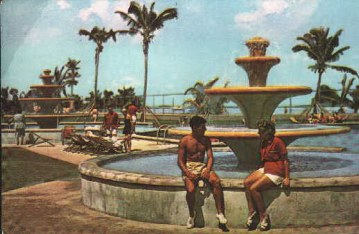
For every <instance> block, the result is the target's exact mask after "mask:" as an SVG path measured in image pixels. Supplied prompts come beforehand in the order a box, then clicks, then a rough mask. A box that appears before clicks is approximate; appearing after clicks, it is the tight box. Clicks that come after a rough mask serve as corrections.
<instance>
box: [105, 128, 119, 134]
mask: <svg viewBox="0 0 359 234" xmlns="http://www.w3.org/2000/svg"><path fill="white" fill-rule="evenodd" d="M106 134H107V135H110V134H112V135H117V130H116V129H112V130H110V129H106Z"/></svg>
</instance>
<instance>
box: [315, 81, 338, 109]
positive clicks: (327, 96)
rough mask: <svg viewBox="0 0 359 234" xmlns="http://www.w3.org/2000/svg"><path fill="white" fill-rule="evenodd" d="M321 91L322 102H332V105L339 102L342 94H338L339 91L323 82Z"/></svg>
mask: <svg viewBox="0 0 359 234" xmlns="http://www.w3.org/2000/svg"><path fill="white" fill-rule="evenodd" d="M320 93H321V95H320V100H319V101H320V103H330V104H331V106H335V105H336V104H338V103H339V100H340V96H339V95H338V94H337V91H336V90H335V89H332V88H331V87H329V86H328V85H325V84H322V85H321V86H320Z"/></svg>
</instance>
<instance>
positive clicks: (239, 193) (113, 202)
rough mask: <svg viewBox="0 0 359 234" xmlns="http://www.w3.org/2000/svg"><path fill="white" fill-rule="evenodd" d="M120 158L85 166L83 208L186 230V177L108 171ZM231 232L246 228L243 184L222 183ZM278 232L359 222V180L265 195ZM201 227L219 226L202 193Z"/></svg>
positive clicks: (294, 185) (306, 182)
mask: <svg viewBox="0 0 359 234" xmlns="http://www.w3.org/2000/svg"><path fill="white" fill-rule="evenodd" d="M116 160H118V157H113V156H112V157H105V158H102V159H98V158H96V159H91V160H89V161H86V162H83V163H81V164H80V166H79V170H80V173H81V176H82V179H81V184H82V199H83V203H84V204H85V205H86V206H88V207H90V208H92V209H95V210H98V211H101V212H105V213H108V214H111V215H115V216H120V217H123V218H127V219H133V220H139V221H144V222H152V223H167V224H177V225H184V224H185V223H186V221H187V217H188V209H187V204H186V200H185V195H186V193H185V190H184V185H183V181H182V179H181V178H180V177H170V176H153V175H152V176H151V175H144V174H136V173H126V172H121V171H114V170H107V169H104V168H102V167H101V165H103V164H104V163H107V162H112V161H116ZM222 186H223V188H224V196H225V197H224V198H225V205H226V216H227V218H228V227H242V228H243V227H245V222H246V218H247V213H248V209H247V203H246V198H245V194H244V187H243V180H241V179H225V178H222ZM264 198H265V203H266V205H267V207H268V211H269V214H270V216H271V221H272V227H274V228H275V227H286V226H289V225H290V226H306V225H308V226H320V225H329V224H349V223H355V222H358V220H359V211H358V209H357V208H358V207H359V177H358V176H354V177H335V178H306V179H293V180H292V181H291V188H290V189H288V190H282V189H280V188H275V189H271V190H269V191H266V192H264ZM196 201H197V202H196V211H197V212H196V214H197V217H196V224H197V226H211V227H217V225H218V221H217V219H216V218H215V214H216V209H215V204H214V200H213V197H212V196H210V197H208V198H206V197H205V196H204V195H202V194H201V193H200V192H199V191H197V194H196Z"/></svg>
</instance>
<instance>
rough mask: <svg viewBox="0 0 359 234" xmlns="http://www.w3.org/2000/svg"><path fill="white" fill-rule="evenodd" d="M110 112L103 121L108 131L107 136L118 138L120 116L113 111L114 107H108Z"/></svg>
mask: <svg viewBox="0 0 359 234" xmlns="http://www.w3.org/2000/svg"><path fill="white" fill-rule="evenodd" d="M107 108H108V112H107V114H106V115H105V117H104V120H103V128H104V129H105V130H106V135H107V136H108V137H114V136H117V128H118V114H117V113H116V112H115V111H113V107H112V106H108V107H107Z"/></svg>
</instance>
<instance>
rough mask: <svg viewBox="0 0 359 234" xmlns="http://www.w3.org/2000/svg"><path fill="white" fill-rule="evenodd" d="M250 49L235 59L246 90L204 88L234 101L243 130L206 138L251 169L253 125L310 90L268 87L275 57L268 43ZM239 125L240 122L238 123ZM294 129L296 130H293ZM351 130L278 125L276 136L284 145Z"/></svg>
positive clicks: (213, 132) (216, 131) (255, 141)
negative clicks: (269, 53) (246, 83)
mask: <svg viewBox="0 0 359 234" xmlns="http://www.w3.org/2000/svg"><path fill="white" fill-rule="evenodd" d="M246 45H247V47H248V48H249V52H250V53H249V56H248V57H240V58H237V59H236V60H235V62H236V64H237V65H239V66H241V67H242V68H243V69H244V70H245V71H246V72H247V74H248V78H249V87H247V86H235V87H226V88H211V89H206V90H205V93H206V94H207V95H211V96H221V97H226V98H227V99H229V100H231V101H233V102H234V103H236V104H237V106H238V107H239V108H240V110H241V112H242V114H243V117H244V122H245V127H241V128H238V127H237V128H236V127H231V128H219V127H208V130H207V132H206V135H207V136H209V137H215V138H218V139H220V140H221V141H223V142H225V143H226V144H227V145H228V146H229V147H230V148H231V149H232V151H233V152H234V153H235V155H236V156H237V158H238V166H239V167H241V168H248V169H250V168H252V167H254V166H255V165H257V164H258V160H259V158H258V156H257V152H258V147H259V135H258V134H257V130H256V129H257V128H256V123H257V121H258V120H261V119H265V120H271V117H272V115H273V113H274V110H275V109H276V108H277V106H278V105H279V104H280V103H281V102H282V101H283V100H285V99H287V98H289V97H294V96H298V95H305V94H309V93H311V91H312V90H311V88H309V87H305V86H267V85H266V84H267V75H268V72H269V70H270V69H271V67H273V66H274V65H276V64H278V63H279V62H280V59H279V58H278V57H273V56H266V49H267V47H268V46H269V41H268V40H265V39H263V38H261V37H254V38H252V39H250V40H248V41H247V42H246ZM238 123H240V120H238ZM293 127H295V128H294V129H293ZM169 131H170V134H177V135H186V134H189V133H190V129H188V128H187V129H186V128H175V129H170V130H169ZM348 131H350V129H349V128H333V127H329V128H328V127H324V126H309V125H303V126H299V125H296V126H280V125H277V134H276V135H277V136H279V137H281V138H282V139H283V140H284V141H285V142H286V144H287V145H289V144H290V143H291V142H293V141H294V140H296V139H297V138H299V137H308V136H323V135H330V134H339V133H345V132H348Z"/></svg>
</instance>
